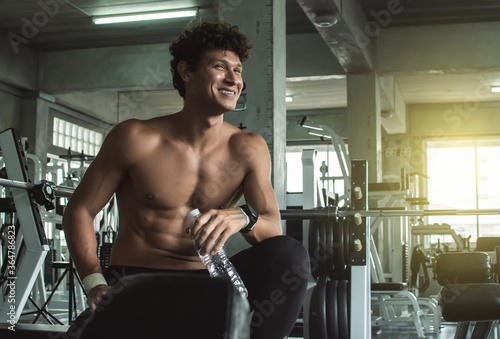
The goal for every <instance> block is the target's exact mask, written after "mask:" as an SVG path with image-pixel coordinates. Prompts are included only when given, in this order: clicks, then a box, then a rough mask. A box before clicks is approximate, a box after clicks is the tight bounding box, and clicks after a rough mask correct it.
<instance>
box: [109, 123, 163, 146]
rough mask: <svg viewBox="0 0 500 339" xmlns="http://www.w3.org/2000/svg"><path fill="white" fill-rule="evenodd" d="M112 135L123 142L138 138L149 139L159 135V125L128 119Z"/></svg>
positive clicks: (114, 128) (118, 125) (117, 126)
mask: <svg viewBox="0 0 500 339" xmlns="http://www.w3.org/2000/svg"><path fill="white" fill-rule="evenodd" d="M110 134H114V135H116V136H117V137H119V138H120V139H122V140H123V141H126V140H131V141H134V140H136V139H137V138H148V137H152V136H154V135H155V134H159V131H158V128H157V125H156V124H155V123H154V122H152V121H151V120H139V119H128V120H125V121H123V122H120V123H119V124H117V125H116V126H115V127H113V130H112V131H111V132H110Z"/></svg>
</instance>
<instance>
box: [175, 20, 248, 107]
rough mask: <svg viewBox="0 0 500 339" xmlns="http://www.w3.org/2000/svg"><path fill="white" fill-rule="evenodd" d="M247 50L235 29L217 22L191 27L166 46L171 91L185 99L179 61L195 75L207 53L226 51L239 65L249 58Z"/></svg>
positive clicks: (243, 40) (240, 34) (242, 36)
mask: <svg viewBox="0 0 500 339" xmlns="http://www.w3.org/2000/svg"><path fill="white" fill-rule="evenodd" d="M251 48H252V45H251V43H250V41H249V40H248V38H247V37H246V36H245V35H243V34H242V33H240V31H239V30H238V26H231V25H230V24H228V23H221V22H217V23H208V22H203V23H201V24H200V23H197V24H194V26H192V27H189V28H188V29H186V30H185V31H184V34H182V35H181V36H180V37H179V38H178V39H177V40H175V41H174V42H172V44H170V54H172V56H173V58H172V61H171V62H170V70H171V72H172V76H173V79H172V82H173V85H174V88H176V89H177V90H178V91H179V94H180V96H181V97H183V98H185V96H186V88H185V87H184V81H183V80H182V78H181V76H180V74H179V72H178V71H177V65H178V64H179V62H180V61H181V60H184V61H186V62H187V63H188V65H189V67H190V69H191V70H193V71H196V70H197V69H198V66H199V63H200V60H201V57H202V55H203V53H204V52H205V51H207V50H213V49H222V50H229V51H232V52H234V53H236V54H237V55H238V57H239V58H240V61H241V62H243V61H245V60H247V59H248V58H249V57H250V49H251Z"/></svg>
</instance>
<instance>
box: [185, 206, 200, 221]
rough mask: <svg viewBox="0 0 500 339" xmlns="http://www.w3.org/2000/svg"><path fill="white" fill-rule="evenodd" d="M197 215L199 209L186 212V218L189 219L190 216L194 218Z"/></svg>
mask: <svg viewBox="0 0 500 339" xmlns="http://www.w3.org/2000/svg"><path fill="white" fill-rule="evenodd" d="M199 215H200V210H199V209H197V208H195V209H194V210H192V211H189V212H188V214H187V217H188V219H191V218H196V217H197V216H199Z"/></svg>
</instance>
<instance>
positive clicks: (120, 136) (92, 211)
mask: <svg viewBox="0 0 500 339" xmlns="http://www.w3.org/2000/svg"><path fill="white" fill-rule="evenodd" d="M135 124H137V123H135ZM133 129H134V123H125V124H122V125H118V126H117V127H115V128H114V129H113V130H112V131H111V132H110V133H109V134H108V136H107V137H106V139H105V141H104V143H103V145H102V147H101V150H100V151H99V154H98V155H97V156H96V158H95V159H94V161H93V162H92V164H91V165H90V166H89V168H88V169H87V171H86V173H85V175H84V177H83V178H82V180H81V182H80V183H79V185H78V187H77V188H76V190H75V192H74V193H73V195H72V196H71V199H70V201H69V202H68V205H67V206H66V208H65V211H64V217H63V229H64V232H65V236H66V242H67V244H68V248H69V251H70V254H71V257H72V259H73V262H74V263H75V267H76V269H77V271H78V274H79V275H80V277H81V278H82V279H85V277H87V276H89V275H90V274H93V273H102V272H101V267H100V264H99V260H98V258H97V244H96V238H95V231H94V218H95V216H96V215H97V213H99V212H100V211H101V210H102V208H103V207H104V206H105V205H106V203H107V202H108V201H109V200H110V198H111V197H112V195H113V194H114V192H115V191H116V190H117V188H118V187H119V185H120V184H121V183H122V182H123V180H124V179H125V178H126V175H127V170H128V168H129V166H130V163H131V159H130V154H131V153H128V152H127V153H126V152H125V150H126V149H127V145H129V144H130V142H128V141H127V140H130V139H131V131H132V130H133ZM132 134H133V133H132ZM106 290H107V287H106V285H98V286H95V288H92V289H91V290H90V291H88V304H89V306H90V308H91V310H93V309H95V306H96V304H97V302H98V301H99V300H100V298H101V296H102V295H103V294H104V293H105V291H106Z"/></svg>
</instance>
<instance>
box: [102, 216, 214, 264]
mask: <svg viewBox="0 0 500 339" xmlns="http://www.w3.org/2000/svg"><path fill="white" fill-rule="evenodd" d="M183 212H184V211H182V213H183ZM149 214H151V213H149ZM169 214H170V215H171V213H169ZM175 214H178V213H175ZM183 215H185V213H183ZM134 219H135V222H130V221H133V220H134ZM148 219H150V218H148ZM121 220H123V219H122V218H120V229H119V232H118V237H117V238H116V240H115V242H114V244H113V249H112V252H111V258H110V264H111V265H122V266H134V267H146V268H157V269H171V270H198V269H205V266H204V265H203V263H202V262H201V260H200V258H199V256H198V253H197V252H196V250H195V248H194V245H193V242H192V240H191V239H190V238H189V234H187V233H186V228H187V224H186V220H185V219H184V218H169V219H167V218H164V217H163V218H160V217H157V218H154V217H153V220H154V222H151V221H148V222H146V221H145V220H142V221H139V220H137V218H128V219H126V220H128V222H125V223H123V222H121Z"/></svg>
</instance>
